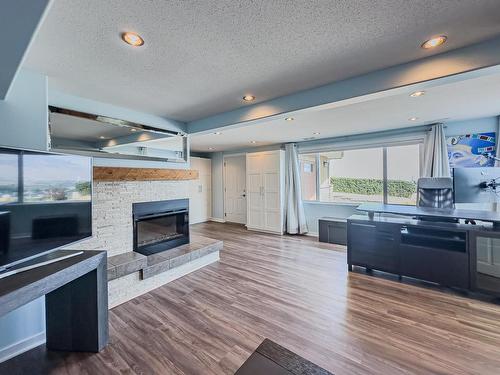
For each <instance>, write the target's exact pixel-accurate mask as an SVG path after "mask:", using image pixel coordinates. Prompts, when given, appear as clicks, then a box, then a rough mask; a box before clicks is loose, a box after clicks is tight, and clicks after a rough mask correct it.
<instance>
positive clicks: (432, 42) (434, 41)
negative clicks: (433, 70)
mask: <svg viewBox="0 0 500 375" xmlns="http://www.w3.org/2000/svg"><path fill="white" fill-rule="evenodd" d="M446 39H448V38H447V37H446V35H440V36H437V37H435V38H431V39H429V40H426V41H425V42H423V43H422V46H421V47H422V48H424V49H430V48H435V47H437V46H440V45H441V44H443V43H444V42H446Z"/></svg>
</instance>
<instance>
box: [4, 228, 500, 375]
mask: <svg viewBox="0 0 500 375" xmlns="http://www.w3.org/2000/svg"><path fill="white" fill-rule="evenodd" d="M191 229H192V232H193V233H195V234H200V235H204V236H207V237H212V238H217V239H221V240H223V241H224V250H223V251H222V252H221V260H220V262H217V263H214V264H211V265H209V266H207V267H204V268H203V269H201V270H198V271H196V272H194V273H191V274H189V275H187V276H184V277H182V278H180V279H178V280H175V281H173V282H171V283H169V284H167V285H165V286H163V287H160V288H158V289H155V290H153V291H151V292H149V293H147V294H145V295H142V296H140V297H138V298H135V299H133V300H131V301H129V302H126V303H124V304H122V305H120V306H117V307H115V308H114V309H112V310H111V311H110V339H111V342H110V345H109V346H108V347H107V348H106V349H105V350H104V351H103V352H102V353H99V354H94V355H89V354H84V353H71V354H63V353H49V354H50V355H49V357H44V358H45V365H44V366H45V367H44V368H45V369H47V368H51V369H52V372H51V373H54V374H101V373H102V374H209V375H210V374H217V375H219V374H233V373H234V372H235V371H236V369H237V368H238V367H239V366H241V364H242V363H243V362H244V361H245V360H246V359H247V358H248V356H249V355H250V354H251V353H252V352H253V351H254V350H255V349H256V348H257V347H258V346H259V344H260V343H261V342H262V340H263V339H264V338H269V339H271V340H273V341H275V342H277V343H278V344H280V345H282V346H284V347H286V348H288V349H289V350H292V351H293V352H295V353H297V354H298V355H300V356H302V357H304V358H306V359H308V360H310V361H312V362H314V363H316V364H317V365H319V366H321V367H323V368H325V369H327V370H328V371H331V372H333V373H335V374H337V375H340V374H381V375H382V374H384V375H386V374H454V375H456V374H481V375H484V374H499V373H500V371H499V369H500V306H499V305H498V304H493V303H488V302H485V301H482V300H478V299H470V298H466V297H464V296H463V295H461V292H457V291H451V290H449V289H446V288H443V287H439V286H435V285H430V284H428V283H422V282H418V281H414V280H405V282H399V281H398V280H397V278H396V277H394V276H390V275H386V274H380V275H377V276H369V275H366V274H364V273H362V272H353V273H348V272H347V264H346V252H345V248H344V247H342V246H337V245H330V244H324V243H319V242H317V240H316V239H314V238H311V237H298V236H283V237H280V236H275V235H270V234H263V233H256V232H249V231H247V230H245V229H244V227H242V226H240V225H232V224H220V223H204V224H198V225H195V226H192V228H191ZM37 353H38V355H39V357H40V356H41V357H43V356H44V355H46V354H45V351H44V348H43V347H39V348H37V349H35V350H34V351H32V352H28V353H25V354H23V355H21V356H20V357H17V358H15V359H14V360H11V361H8V362H6V363H5V364H0V372H2V370H3V369H7V368H9V369H12V368H13V367H12V366H15V365H16V364H19V363H21V362H22V358H23V357H24V358H32V359H33V358H36V355H37ZM47 358H49V359H47ZM8 366H10V367H8ZM2 373H3V372H2ZM32 373H33V372H32ZM41 373H42V372H41ZM43 373H47V372H43ZM9 374H15V372H14V371H9Z"/></svg>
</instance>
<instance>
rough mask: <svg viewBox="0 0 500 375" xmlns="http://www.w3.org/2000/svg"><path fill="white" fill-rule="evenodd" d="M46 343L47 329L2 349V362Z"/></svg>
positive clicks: (0, 354)
mask: <svg viewBox="0 0 500 375" xmlns="http://www.w3.org/2000/svg"><path fill="white" fill-rule="evenodd" d="M43 343H45V331H43V332H39V333H37V334H36V335H33V336H31V337H28V338H26V339H24V340H21V341H18V342H16V343H14V344H12V345H10V346H7V347H6V348H3V349H0V363H1V362H5V361H7V360H8V359H11V358H13V357H15V356H16V355H19V354H21V353H24V352H27V351H28V350H30V349H33V348H34V347H37V346H38V345H42V344H43Z"/></svg>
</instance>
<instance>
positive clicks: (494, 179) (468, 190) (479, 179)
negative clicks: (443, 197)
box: [453, 167, 500, 203]
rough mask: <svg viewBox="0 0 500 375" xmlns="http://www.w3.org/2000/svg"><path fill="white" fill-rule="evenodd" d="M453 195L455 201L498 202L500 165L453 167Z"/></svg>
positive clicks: (499, 197) (499, 198) (499, 194)
mask: <svg viewBox="0 0 500 375" xmlns="http://www.w3.org/2000/svg"><path fill="white" fill-rule="evenodd" d="M497 184H498V186H497ZM453 195H454V201H455V203H496V202H499V201H500V167H477V168H453Z"/></svg>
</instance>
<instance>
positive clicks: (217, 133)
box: [214, 132, 222, 135]
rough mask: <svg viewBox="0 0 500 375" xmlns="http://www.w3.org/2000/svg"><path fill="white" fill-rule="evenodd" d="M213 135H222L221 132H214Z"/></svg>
mask: <svg viewBox="0 0 500 375" xmlns="http://www.w3.org/2000/svg"><path fill="white" fill-rule="evenodd" d="M214 134H215V135H219V134H222V133H221V132H215V133H214Z"/></svg>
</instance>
